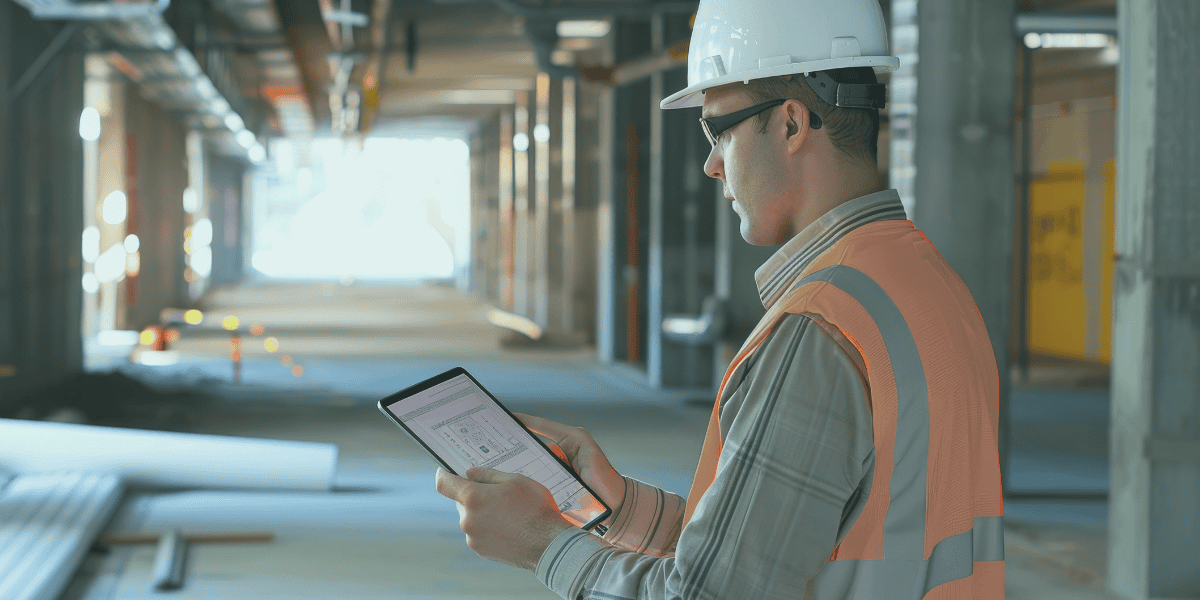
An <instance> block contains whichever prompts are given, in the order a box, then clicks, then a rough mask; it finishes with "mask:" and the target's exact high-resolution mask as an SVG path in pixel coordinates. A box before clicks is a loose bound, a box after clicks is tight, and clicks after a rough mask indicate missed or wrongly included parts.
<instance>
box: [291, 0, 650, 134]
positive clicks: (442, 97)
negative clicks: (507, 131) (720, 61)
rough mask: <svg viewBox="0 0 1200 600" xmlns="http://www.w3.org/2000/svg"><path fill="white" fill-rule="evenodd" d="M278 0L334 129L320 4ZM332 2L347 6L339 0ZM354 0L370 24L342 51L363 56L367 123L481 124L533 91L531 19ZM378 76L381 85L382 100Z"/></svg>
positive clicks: (470, 2)
mask: <svg viewBox="0 0 1200 600" xmlns="http://www.w3.org/2000/svg"><path fill="white" fill-rule="evenodd" d="M631 1H636V0H631ZM275 2H276V5H277V7H278V12H279V16H280V21H281V23H282V27H283V30H284V33H285V36H286V38H287V41H288V44H289V45H290V46H291V48H292V50H293V52H294V54H295V56H296V57H297V61H298V62H299V63H300V68H301V71H302V72H303V80H304V85H305V88H306V91H307V92H308V95H309V97H310V98H311V99H312V105H313V107H312V108H313V115H314V119H315V121H316V125H317V128H318V130H321V129H324V130H328V129H329V128H330V121H331V111H330V107H329V89H330V87H331V85H332V83H333V73H332V71H331V67H330V61H329V60H328V56H329V55H330V53H333V52H334V51H335V50H336V49H335V47H334V45H333V41H332V40H331V36H330V35H329V33H328V30H327V26H326V23H325V21H324V20H323V19H322V16H321V15H322V13H321V10H320V7H319V6H318V3H319V0H275ZM331 4H333V5H334V6H335V7H340V6H341V0H331ZM351 5H352V10H353V11H355V12H361V13H363V14H366V15H368V16H369V17H370V23H369V24H368V26H367V27H355V28H354V29H353V35H352V37H353V42H352V43H345V44H343V45H342V48H341V49H342V51H344V52H353V53H356V54H357V57H358V59H357V60H356V62H355V66H354V69H353V71H352V74H351V77H350V82H351V84H350V88H351V89H358V90H360V91H361V92H362V95H363V105H362V111H361V112H362V114H363V118H362V119H361V120H360V124H361V126H363V127H367V128H369V129H370V130H376V131H377V130H379V129H381V128H382V129H394V128H396V127H397V126H398V125H402V124H403V123H405V122H410V121H421V122H428V121H429V120H430V119H442V120H446V119H448V120H450V121H459V120H463V121H475V120H479V119H481V118H485V117H487V116H489V115H491V114H494V112H495V111H496V110H497V108H498V107H499V106H501V105H508V104H512V103H513V100H514V97H515V93H516V92H517V91H519V90H529V89H531V88H532V87H533V80H534V77H535V76H536V74H537V72H538V67H537V60H536V57H535V54H534V49H533V45H532V44H531V43H530V42H529V41H528V40H527V39H526V37H525V33H524V29H525V27H524V19H523V18H522V17H520V16H519V15H517V14H514V13H513V12H509V11H507V10H505V9H503V8H501V7H500V6H498V5H497V3H495V2H492V1H488V0H484V1H479V0H369V1H368V0H354V2H352V3H351ZM576 45H577V46H578V45H579V44H576ZM410 67H411V68H410ZM371 81H375V82H376V83H375V88H376V91H375V93H374V97H372V96H373V95H372V93H371V92H370V90H369V88H370V87H371V86H370V84H369V82H371Z"/></svg>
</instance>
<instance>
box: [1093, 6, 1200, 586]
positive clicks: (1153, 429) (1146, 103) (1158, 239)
mask: <svg viewBox="0 0 1200 600" xmlns="http://www.w3.org/2000/svg"><path fill="white" fill-rule="evenodd" d="M1117 16H1118V32H1119V34H1118V39H1119V41H1120V44H1121V47H1120V51H1121V57H1120V63H1119V65H1118V75H1117V77H1118V85H1117V94H1118V107H1117V206H1116V213H1117V223H1116V243H1117V253H1118V258H1119V260H1118V261H1117V271H1116V281H1115V283H1114V298H1113V302H1114V306H1113V371H1112V387H1111V389H1112V438H1111V441H1112V444H1111V452H1112V455H1111V492H1110V495H1109V533H1108V544H1109V546H1108V548H1109V550H1108V587H1109V589H1111V590H1112V591H1114V592H1116V593H1118V594H1121V595H1123V596H1126V597H1128V598H1197V597H1200V571H1198V570H1197V569H1196V565H1198V564H1200V372H1198V371H1197V365H1200V203H1197V201H1196V200H1197V197H1198V196H1200V170H1197V168H1196V166H1197V165H1200V145H1198V144H1197V140H1200V114H1197V112H1196V106H1197V100H1198V99H1200V81H1197V79H1196V77H1195V76H1194V74H1195V73H1197V72H1200V37H1198V36H1197V35H1196V34H1197V32H1200V4H1198V3H1196V2H1194V1H1192V0H1120V1H1119V2H1118V5H1117Z"/></svg>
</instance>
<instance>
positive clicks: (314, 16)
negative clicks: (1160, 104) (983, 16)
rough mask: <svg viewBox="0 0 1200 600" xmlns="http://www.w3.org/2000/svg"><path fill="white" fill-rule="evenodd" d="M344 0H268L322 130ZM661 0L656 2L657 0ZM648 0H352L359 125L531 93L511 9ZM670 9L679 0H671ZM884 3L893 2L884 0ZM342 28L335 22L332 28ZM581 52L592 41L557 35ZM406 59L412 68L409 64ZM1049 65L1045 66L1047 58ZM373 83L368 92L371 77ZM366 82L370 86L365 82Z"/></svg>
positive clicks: (1062, 5) (1062, 4)
mask: <svg viewBox="0 0 1200 600" xmlns="http://www.w3.org/2000/svg"><path fill="white" fill-rule="evenodd" d="M342 1H343V0H274V2H275V5H276V8H277V11H278V14H279V19H280V25H281V28H282V30H283V33H284V37H285V38H286V43H287V45H288V46H289V47H290V48H291V50H292V52H293V55H294V56H295V57H296V61H297V62H298V64H299V67H300V71H301V73H302V80H303V84H304V87H305V91H306V92H307V95H308V98H309V99H310V102H311V105H312V112H313V118H314V121H315V125H316V128H317V130H318V131H329V130H330V124H331V110H330V94H329V90H330V88H331V85H332V84H333V81H334V79H333V78H334V75H333V72H332V71H331V63H330V60H329V58H328V57H329V56H330V54H331V53H334V52H335V51H337V50H339V48H336V47H335V46H334V41H333V39H332V38H333V36H332V35H331V34H330V31H329V30H330V27H329V26H328V24H327V22H326V20H325V19H324V18H323V17H322V9H321V4H323V3H327V5H328V6H331V7H333V8H335V9H336V8H341V7H342ZM660 1H662V0H660ZM1115 3H1116V0H1021V1H1020V3H1019V10H1021V11H1022V12H1085V13H1100V14H1113V13H1115ZM648 4H650V2H649V0H567V1H565V2H564V1H552V2H551V1H548V0H542V1H541V3H540V4H539V3H534V2H532V1H523V0H351V1H350V2H349V6H350V10H351V11H353V12H357V13H362V14H364V15H367V16H368V17H369V23H368V24H367V26H366V27H355V28H353V30H352V36H351V37H352V38H353V41H352V42H344V43H342V44H341V48H340V49H341V50H342V51H343V52H351V53H354V54H355V55H356V56H357V58H358V59H357V60H356V62H355V66H354V68H353V71H352V72H351V76H350V86H349V87H350V89H354V90H359V91H360V92H361V93H362V95H363V104H362V109H361V113H362V118H361V119H360V120H359V123H360V126H361V127H362V128H365V129H366V130H368V131H376V132H379V131H382V130H396V129H398V128H402V127H403V126H404V125H405V124H406V123H416V122H424V123H428V122H449V123H456V122H468V123H469V122H473V121H477V120H479V119H483V118H487V117H488V116H490V115H492V114H494V113H495V111H496V110H497V109H498V108H499V107H500V106H503V105H509V104H512V103H513V101H514V98H515V94H516V93H517V92H519V91H523V90H530V89H532V87H533V80H534V77H535V75H536V74H537V72H538V62H537V58H536V55H535V52H534V46H533V44H532V43H531V42H530V40H529V39H528V37H527V36H526V33H525V30H526V19H525V18H523V17H522V16H520V15H519V14H517V13H518V12H522V11H528V10H539V9H546V8H550V9H553V10H555V11H556V12H559V13H566V14H570V13H571V12H572V11H575V12H579V13H587V12H591V13H593V14H594V13H595V12H597V11H603V10H605V9H610V10H612V11H613V12H619V11H621V10H626V9H623V8H622V7H640V8H643V9H644V7H646V6H647V5H648ZM675 4H676V7H675V8H676V9H678V5H679V3H678V2H676V3H675ZM884 5H885V6H884V8H885V9H886V8H888V7H889V5H890V3H889V2H887V0H884ZM334 29H338V28H336V27H335V28H334ZM564 45H566V47H568V48H573V49H574V52H567V53H561V52H560V54H565V56H564V57H562V58H567V59H570V58H572V57H578V56H580V55H581V53H582V54H583V55H585V56H587V55H588V54H587V53H588V52H589V50H590V49H593V48H594V47H596V46H597V45H598V42H597V41H596V40H584V39H572V40H560V42H559V48H563V47H564ZM410 66H411V69H410ZM1047 66H1048V65H1047ZM371 81H375V82H376V83H375V90H374V94H372V93H371V90H369V88H370V87H371V86H370V85H369V82H371ZM364 82H366V83H367V84H368V85H364Z"/></svg>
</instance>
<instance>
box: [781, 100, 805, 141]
mask: <svg viewBox="0 0 1200 600" xmlns="http://www.w3.org/2000/svg"><path fill="white" fill-rule="evenodd" d="M784 110H785V113H786V114H785V116H786V117H787V124H786V125H787V139H786V144H787V149H788V152H791V153H795V152H797V151H799V150H800V147H801V146H802V145H804V141H805V139H807V138H808V134H809V132H810V131H812V127H810V126H809V123H810V121H809V114H808V107H806V106H804V104H803V103H801V102H800V101H798V100H791V101H789V102H788V103H787V104H785V105H784ZM801 124H804V127H801Z"/></svg>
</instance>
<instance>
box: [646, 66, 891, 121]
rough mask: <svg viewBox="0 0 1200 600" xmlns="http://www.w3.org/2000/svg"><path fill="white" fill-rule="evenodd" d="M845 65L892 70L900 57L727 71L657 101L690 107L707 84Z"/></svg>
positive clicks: (700, 100) (699, 100)
mask: <svg viewBox="0 0 1200 600" xmlns="http://www.w3.org/2000/svg"><path fill="white" fill-rule="evenodd" d="M848 67H872V68H874V69H875V70H876V71H895V70H896V69H899V68H900V59H899V58H898V57H895V56H848V57H845V58H829V59H825V60H810V61H807V62H799V63H791V64H786V65H778V66H774V67H767V68H765V69H754V70H752V71H743V72H741V73H731V74H729V75H724V76H722V77H716V78H713V79H709V80H707V81H702V82H700V83H697V84H694V85H689V86H687V87H685V88H683V89H682V90H679V91H678V92H675V93H674V94H671V95H670V96H667V97H666V98H663V99H662V102H660V103H659V105H658V106H659V108H661V109H663V110H667V109H672V108H692V107H696V106H701V105H703V104H704V94H703V92H704V90H707V89H709V88H714V87H717V86H722V85H726V84H730V83H736V82H739V81H741V82H747V81H750V80H751V79H762V78H765V77H779V76H780V75H794V74H796V73H809V72H812V71H828V70H831V69H845V68H848Z"/></svg>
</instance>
